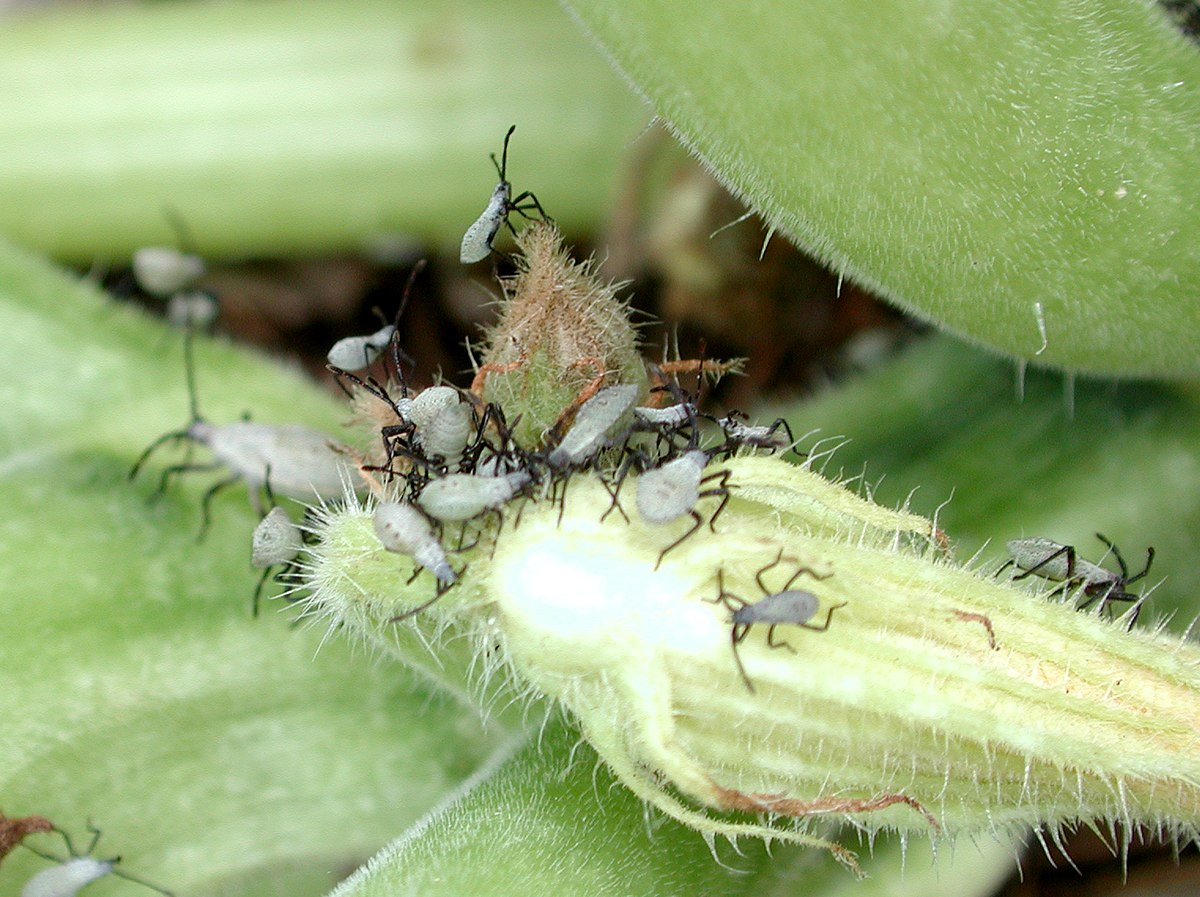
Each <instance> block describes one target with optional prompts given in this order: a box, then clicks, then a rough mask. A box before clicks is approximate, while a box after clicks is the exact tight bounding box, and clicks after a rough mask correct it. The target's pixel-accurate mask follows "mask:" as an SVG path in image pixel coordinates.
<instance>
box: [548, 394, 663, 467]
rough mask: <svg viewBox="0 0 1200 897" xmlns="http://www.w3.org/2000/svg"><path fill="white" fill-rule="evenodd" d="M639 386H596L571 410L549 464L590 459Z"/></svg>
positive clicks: (562, 465) (556, 465)
mask: <svg viewBox="0 0 1200 897" xmlns="http://www.w3.org/2000/svg"><path fill="white" fill-rule="evenodd" d="M639 392H640V389H639V387H637V386H634V385H631V384H626V385H623V386H610V387H608V388H606V389H602V390H600V391H599V392H598V393H596V394H595V395H594V396H592V397H591V398H590V399H588V400H587V401H586V402H584V403H583V405H582V406H581V407H580V409H579V411H577V412H576V413H575V422H574V423H573V424H571V428H570V429H569V430H567V434H566V435H565V436H564V437H563V438H562V441H561V442H560V443H559V444H558V445H557V446H555V447H554V450H553V451H551V452H550V455H549V458H548V459H547V460H548V461H549V463H550V466H551V467H556V468H559V469H561V468H564V467H570V466H573V465H579V464H583V463H585V462H587V461H589V460H591V458H592V456H594V455H595V454H596V453H597V452H598V451H600V449H602V448H603V447H604V443H605V438H606V437H607V436H608V433H609V431H610V430H612V428H613V427H614V426H615V425H616V423H617V421H619V420H620V419H621V416H622V415H624V414H625V412H627V411H628V410H629V408H630V407H631V406H632V405H633V403H634V402H635V401H636V400H637V397H638V393H639Z"/></svg>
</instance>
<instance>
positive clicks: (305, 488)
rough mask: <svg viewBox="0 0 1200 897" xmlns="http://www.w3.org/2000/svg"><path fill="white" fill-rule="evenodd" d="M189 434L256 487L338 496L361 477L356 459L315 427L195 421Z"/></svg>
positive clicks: (308, 497)
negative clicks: (351, 457) (354, 460)
mask: <svg viewBox="0 0 1200 897" xmlns="http://www.w3.org/2000/svg"><path fill="white" fill-rule="evenodd" d="M187 434H188V437H189V438H190V439H192V440H194V441H196V442H199V443H201V444H202V445H206V446H208V448H209V450H210V451H211V452H212V453H213V456H214V457H215V458H216V459H217V461H219V462H220V463H221V464H223V465H224V466H225V467H228V468H229V470H230V471H232V472H233V473H234V474H235V475H237V477H238V478H239V479H241V480H243V481H245V483H246V485H248V486H249V487H250V488H251V489H252V490H254V489H259V488H261V487H263V486H265V485H268V483H269V485H270V487H271V491H272V492H274V493H276V494H278V495H284V496H287V497H288V498H294V499H298V500H301V501H312V500H314V499H337V498H341V497H342V496H343V495H345V493H346V488H347V485H348V484H352V483H355V482H357V480H358V470H357V468H356V467H355V465H354V464H353V463H352V462H351V461H350V460H348V459H347V458H346V457H345V456H344V455H342V454H340V453H339V452H337V451H336V450H335V449H334V448H333V445H332V440H331V439H330V437H329V436H327V435H326V434H324V433H322V432H320V431H319V430H314V429H312V428H311V427H305V426H301V425H299V424H260V423H256V422H254V421H236V422H234V423H231V424H223V425H220V426H218V425H216V424H210V423H208V422H207V421H196V422H195V423H194V424H192V425H191V426H190V427H189V428H188V430H187Z"/></svg>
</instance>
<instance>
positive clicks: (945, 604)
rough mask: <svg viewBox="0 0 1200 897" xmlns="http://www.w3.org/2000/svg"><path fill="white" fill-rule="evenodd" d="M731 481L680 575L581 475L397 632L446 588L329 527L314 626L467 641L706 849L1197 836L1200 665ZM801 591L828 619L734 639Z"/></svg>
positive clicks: (886, 525)
mask: <svg viewBox="0 0 1200 897" xmlns="http://www.w3.org/2000/svg"><path fill="white" fill-rule="evenodd" d="M723 467H724V469H726V470H727V471H728V472H729V479H728V486H729V491H730V493H731V496H732V497H731V499H730V500H729V502H728V505H727V506H726V508H725V509H724V511H723V512H722V513H721V514H720V515H719V516H718V517H717V518H716V519H715V520H714V521H713V529H715V532H714V531H713V529H710V526H709V525H708V521H709V520H710V519H711V516H712V514H713V512H714V511H715V510H716V507H717V505H718V504H719V499H718V497H716V496H710V497H706V498H703V499H701V500H700V502H699V503H698V504H697V511H698V512H699V513H700V514H701V515H702V516H703V521H704V525H703V526H701V527H699V528H698V529H697V530H696V531H695V532H694V533H693V534H691V535H690V536H688V537H687V538H686V539H684V540H683V541H682V542H680V544H679V545H678V546H677V547H675V548H673V549H672V550H671V551H670V552H669V553H667V554H666V555H665V556H663V555H662V554H661V553H662V550H663V548H665V547H666V546H667V545H669V544H670V543H672V542H673V541H675V540H676V539H678V538H679V537H680V536H681V535H683V534H684V533H685V532H687V530H688V529H689V528H690V527H691V526H692V523H693V521H692V520H691V519H690V518H687V517H684V518H683V519H681V520H676V521H674V522H672V523H669V524H666V525H651V524H649V523H647V522H645V521H643V520H642V519H641V518H640V517H639V516H638V514H637V512H636V509H634V508H632V507H629V508H626V507H624V505H632V504H633V503H632V502H631V501H628V500H626V501H625V502H623V504H622V507H621V510H622V511H624V512H625V513H627V514H628V516H629V519H628V520H626V519H625V516H624V514H623V513H620V512H618V510H617V509H615V508H614V509H613V510H612V512H611V513H608V514H607V516H605V512H606V511H609V509H610V507H611V506H612V504H613V498H612V497H611V495H610V492H609V490H608V489H607V488H606V487H605V485H604V484H603V482H602V481H601V480H600V479H599V477H597V476H596V475H594V474H591V473H576V474H574V475H573V476H572V477H571V480H570V484H569V489H568V492H567V497H566V504H565V508H560V506H559V504H558V503H556V502H555V501H551V500H549V498H548V497H547V496H544V495H542V496H537V497H535V498H534V499H533V500H530V501H529V502H528V503H526V504H525V506H524V507H521V508H520V520H519V524H518V522H517V520H516V516H517V515H516V509H510V510H509V513H508V520H507V521H506V522H505V524H504V525H503V527H502V528H500V529H499V530H497V529H496V528H495V527H494V526H492V525H489V526H487V527H484V528H483V534H482V537H481V539H480V540H479V542H478V544H477V545H476V546H474V547H473V548H471V549H470V550H468V551H466V552H464V553H463V559H464V560H465V561H466V566H467V570H466V572H465V573H464V574H463V576H462V579H461V582H460V583H459V584H458V585H456V586H455V587H454V588H453V589H450V590H448V591H446V592H445V594H444V595H442V596H441V597H440V598H438V600H436V601H435V602H434V603H433V604H431V605H430V606H429V607H428V609H427V610H425V611H423V612H422V613H421V614H420V615H418V616H417V617H416V618H414V619H412V620H410V621H406V622H405V623H404V624H389V623H388V620H390V619H391V618H392V617H395V616H398V615H401V614H403V613H404V612H405V611H406V610H410V609H412V608H414V607H416V606H419V605H421V604H423V603H426V602H427V601H428V600H429V598H430V597H431V596H432V595H433V590H434V588H435V585H434V581H433V579H432V577H431V576H430V575H429V574H428V573H423V574H421V575H419V576H417V577H416V579H415V580H413V581H412V582H411V583H408V584H407V585H406V580H408V579H409V577H410V576H411V575H412V572H413V569H414V568H413V565H412V562H411V561H409V560H407V559H403V558H398V556H396V555H389V554H388V553H387V552H385V551H384V549H383V548H382V546H381V545H380V544H379V542H378V540H375V539H374V538H373V536H372V534H371V526H370V514H369V511H367V510H364V509H361V508H359V509H351V510H347V511H338V512H330V513H328V514H326V516H325V518H324V520H323V521H322V523H321V524H320V526H319V535H320V539H319V541H318V543H317V545H316V546H315V547H313V548H312V549H310V551H311V553H312V556H311V558H310V559H309V565H310V573H309V579H310V583H309V584H310V586H311V587H312V588H313V594H312V597H311V599H310V607H311V608H312V609H314V610H316V611H318V612H320V613H322V614H324V615H326V616H327V617H329V618H330V619H332V620H334V621H336V622H338V623H342V624H345V625H346V626H348V627H349V628H350V629H351V630H352V631H354V632H357V633H359V634H360V635H361V636H363V637H365V638H367V639H368V640H370V641H371V642H372V643H374V644H376V645H379V646H384V647H385V648H386V647H387V646H388V645H392V646H395V645H396V644H397V638H398V637H399V636H398V635H397V633H396V630H400V629H404V630H407V631H410V632H417V633H419V634H420V635H421V638H422V639H428V640H431V641H430V647H431V649H432V650H433V651H434V652H437V653H440V652H441V650H442V649H441V645H442V644H444V643H447V642H446V641H445V640H443V641H442V642H439V641H436V640H433V638H434V636H436V635H437V634H438V633H442V634H445V633H450V634H456V635H464V636H466V638H465V639H463V640H450V641H451V642H453V643H454V644H455V645H458V646H459V648H461V646H462V645H463V644H466V645H468V646H471V650H473V651H474V652H475V657H474V658H473V659H474V661H476V669H485V670H488V671H491V672H496V671H498V670H503V671H505V674H506V677H507V681H508V682H509V684H511V686H512V687H514V688H516V689H518V690H523V691H526V692H532V693H534V694H538V695H544V696H546V697H548V698H551V699H553V700H555V701H557V702H559V703H560V704H561V705H562V706H563V707H565V708H566V709H567V710H568V711H570V713H571V714H572V715H573V716H574V717H575V718H576V719H577V720H578V722H579V724H580V726H581V728H582V730H583V732H584V734H585V736H586V737H587V739H588V740H589V741H590V742H591V743H592V744H593V745H594V746H595V748H596V749H597V751H598V752H599V753H600V755H601V756H602V757H603V758H604V760H605V762H606V763H607V764H608V765H609V766H610V767H611V768H612V769H613V771H614V772H615V773H616V775H617V776H618V777H619V778H620V779H621V781H622V782H624V784H625V785H627V786H628V787H629V788H630V789H632V790H633V791H634V792H635V793H636V794H638V795H639V796H640V797H641V798H642V799H644V800H645V801H647V802H648V803H649V804H651V805H653V806H654V807H656V808H658V809H660V810H661V811H663V812H665V813H666V814H668V815H670V816H672V817H674V818H676V819H678V820H680V821H682V822H684V823H686V824H688V825H690V826H692V827H694V828H696V829H697V830H699V831H700V832H702V833H704V834H705V835H706V836H707V837H709V838H710V839H711V838H712V837H713V836H715V835H724V836H727V837H731V838H732V837H736V836H738V835H753V836H760V837H765V838H774V839H780V840H785V841H792V842H797V843H802V844H809V845H815V846H821V847H824V848H826V849H829V850H831V851H833V852H834V853H835V854H836V855H837V856H838V857H839V859H841V860H842V861H843V862H845V863H846V864H847V865H850V866H851V867H855V860H854V855H853V854H852V853H850V852H849V851H848V850H847V849H846V848H845V847H843V846H841V845H840V844H836V843H833V842H830V841H826V840H822V839H820V838H818V837H816V836H815V835H813V834H810V833H809V832H808V831H807V826H808V825H809V824H810V823H811V822H812V821H813V820H815V819H819V818H823V817H829V816H836V817H839V818H842V819H845V820H848V821H851V822H853V823H854V824H855V825H856V826H857V827H859V828H860V829H863V830H865V831H868V832H873V831H877V830H885V829H890V830H897V831H900V832H904V833H924V834H929V835H948V836H953V835H956V834H960V833H961V834H975V833H983V832H991V833H995V834H1003V833H1007V832H1010V831H1013V830H1016V829H1020V828H1023V827H1025V826H1030V825H1033V826H1037V825H1041V826H1046V827H1048V828H1049V829H1050V830H1051V832H1052V833H1056V832H1057V829H1058V828H1059V827H1060V826H1064V825H1071V824H1074V823H1075V822H1077V821H1085V822H1090V821H1092V820H1097V819H1105V820H1120V821H1121V822H1123V823H1125V824H1127V825H1130V826H1132V825H1138V824H1143V825H1151V826H1156V825H1168V826H1173V827H1175V828H1176V830H1177V831H1180V832H1183V833H1187V834H1189V835H1190V834H1191V833H1192V832H1193V831H1194V827H1195V826H1196V825H1197V823H1198V822H1200V790H1198V788H1197V783H1200V744H1198V741H1200V735H1198V733H1200V650H1197V649H1196V647H1195V646H1193V645H1191V644H1189V643H1185V642H1181V641H1179V640H1177V639H1172V638H1170V637H1167V636H1165V635H1161V634H1150V633H1146V632H1143V631H1133V632H1125V631H1124V630H1123V628H1122V627H1121V626H1119V625H1114V624H1113V623H1111V622H1108V621H1106V620H1104V619H1103V618H1101V617H1100V616H1098V615H1096V614H1090V613H1080V612H1077V611H1075V610H1074V609H1073V608H1072V606H1071V605H1070V604H1069V603H1064V602H1061V601H1051V600H1046V599H1045V597H1044V596H1038V595H1036V594H1034V593H1033V592H1032V591H1030V590H1028V589H1026V588H1019V587H1016V586H1014V585H1012V584H1010V583H1009V582H1007V581H1003V580H997V579H995V578H993V577H989V576H987V575H984V574H982V573H980V572H977V571H973V570H969V569H965V568H964V567H962V566H959V565H957V564H956V563H954V562H953V561H952V560H950V559H949V558H948V557H947V553H946V551H945V549H944V546H943V540H944V537H943V536H942V535H941V534H940V532H939V531H938V530H937V529H936V528H935V527H934V525H933V524H932V523H931V522H930V521H928V520H926V519H924V518H921V517H918V516H916V515H913V514H909V513H907V512H904V511H891V510H887V509H884V508H881V507H879V506H877V505H874V504H872V503H870V502H868V501H866V500H864V499H862V498H860V497H859V496H857V495H855V494H853V493H851V492H849V491H847V490H846V489H844V488H842V487H841V486H838V485H835V484H833V483H830V482H829V481H827V480H825V479H823V478H822V477H820V476H818V475H817V474H816V473H814V472H812V471H811V470H808V469H806V468H802V467H795V466H792V465H789V464H788V463H786V462H784V461H782V460H778V459H776V458H749V457H747V458H736V459H733V460H731V461H729V462H727V463H726V464H724V465H723ZM706 472H707V473H711V472H713V471H712V470H710V471H706ZM623 495H624V497H625V498H626V499H628V495H627V494H625V493H623ZM560 513H561V521H560V519H559V518H560ZM602 518H603V519H602ZM784 590H793V591H797V592H804V593H806V594H807V595H809V596H811V597H810V598H806V599H804V602H809V603H810V604H811V603H812V602H813V601H814V600H815V605H813V606H815V608H816V610H815V611H814V612H813V613H812V614H811V616H809V617H805V618H804V619H803V620H801V619H796V620H795V622H790V621H786V620H785V621H781V622H777V623H775V625H774V626H772V625H771V624H770V622H762V623H754V622H750V623H749V624H743V623H738V622H736V619H735V614H736V613H737V612H738V611H739V609H741V608H747V607H752V606H753V605H755V604H756V603H758V602H760V601H762V600H763V599H764V598H767V597H768V596H771V595H775V594H778V593H780V592H783V591H784ZM804 602H801V604H803V603H804ZM810 610H811V608H810ZM834 610H836V613H834ZM747 613H750V615H751V616H753V613H751V612H743V615H742V616H743V619H745V618H746V614H747ZM802 623H804V624H807V625H800V624H802ZM395 650H396V652H397V654H400V655H405V656H412V654H411V648H407V647H405V648H396V649H395ZM727 811H736V812H740V813H751V814H759V815H758V817H757V818H752V819H749V820H747V818H746V817H744V816H743V817H741V818H738V817H732V818H731V817H728V816H725V815H721V814H723V813H725V812H727Z"/></svg>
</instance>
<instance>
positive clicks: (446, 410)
mask: <svg viewBox="0 0 1200 897" xmlns="http://www.w3.org/2000/svg"><path fill="white" fill-rule="evenodd" d="M408 419H409V420H411V421H412V423H413V425H414V426H415V427H416V431H417V432H416V436H417V441H418V442H419V444H420V446H421V449H422V450H423V451H424V453H425V455H426V456H427V457H430V458H432V457H434V456H439V457H441V458H443V459H444V460H445V461H446V463H447V464H454V463H456V462H457V461H458V459H459V458H461V457H462V453H463V452H464V451H465V450H466V448H467V443H468V442H470V440H471V408H470V406H469V405H467V404H466V403H465V402H463V401H462V397H461V396H460V395H459V393H458V390H456V389H453V388H452V387H449V386H431V387H429V388H428V389H424V390H422V391H421V393H420V394H419V395H418V396H417V397H416V398H414V399H413V400H412V405H411V406H410V407H409V409H408Z"/></svg>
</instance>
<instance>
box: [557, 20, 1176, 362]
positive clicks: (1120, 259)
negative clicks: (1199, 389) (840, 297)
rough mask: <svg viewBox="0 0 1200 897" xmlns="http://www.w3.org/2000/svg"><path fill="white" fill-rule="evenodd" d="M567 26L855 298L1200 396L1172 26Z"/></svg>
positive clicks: (1013, 350) (998, 345)
mask: <svg viewBox="0 0 1200 897" xmlns="http://www.w3.org/2000/svg"><path fill="white" fill-rule="evenodd" d="M565 2H566V3H567V5H568V7H569V8H570V9H571V10H572V11H573V12H574V13H575V15H576V16H577V17H578V18H579V20H580V22H581V23H582V24H583V25H584V27H585V28H586V29H587V30H588V31H590V33H591V34H592V35H593V37H594V38H595V39H596V40H597V41H598V42H599V43H600V45H601V46H602V47H603V48H604V49H605V50H606V51H607V52H608V53H609V54H610V55H611V57H612V59H613V60H614V62H615V64H616V65H617V67H618V68H619V69H620V70H622V71H623V72H624V73H625V75H626V77H627V78H628V79H629V80H630V82H631V83H632V84H633V86H634V87H635V88H636V89H637V90H638V91H639V92H641V93H642V94H643V95H644V96H646V97H647V98H648V99H649V100H650V102H651V103H652V104H653V106H654V108H655V110H656V111H657V112H658V114H659V115H661V116H662V117H663V118H665V119H666V121H667V122H668V123H669V124H670V125H671V127H672V129H673V130H674V131H675V132H676V134H677V135H678V136H679V137H680V139H682V140H683V142H684V143H685V144H687V145H688V146H689V147H691V148H692V149H693V150H694V151H695V152H696V153H697V154H698V155H699V156H700V157H701V159H702V160H704V162H705V164H706V165H708V166H709V167H710V168H711V169H712V170H713V171H714V172H715V173H716V174H717V176H718V177H719V178H720V179H721V180H722V181H723V182H724V183H726V184H727V185H728V186H729V187H730V188H732V189H733V190H734V191H735V192H736V193H738V194H740V195H742V196H743V197H744V198H745V199H746V201H747V202H748V203H749V204H750V205H752V206H753V207H754V208H756V209H758V210H759V211H761V213H762V214H763V215H764V216H765V217H766V219H767V220H768V221H769V222H771V224H772V226H773V227H775V228H777V229H778V230H779V231H780V232H782V233H783V234H785V235H787V236H788V237H789V238H791V239H793V240H795V241H796V242H797V243H798V244H799V245H801V246H803V247H804V248H806V249H808V250H809V251H811V252H813V253H815V254H816V255H817V256H819V257H820V258H821V259H823V260H824V261H826V262H827V263H829V264H830V265H832V266H833V267H834V268H835V269H836V270H838V271H841V272H843V273H844V274H845V275H846V276H847V277H850V278H852V279H854V280H855V281H857V282H859V283H861V284H864V285H865V286H867V287H869V288H870V289H872V290H874V291H876V292H877V293H878V294H880V295H883V296H885V297H887V298H889V299H890V300H892V301H893V302H895V303H897V304H898V305H900V306H901V307H903V308H905V309H906V310H908V311H911V312H913V313H915V314H917V315H919V316H921V317H922V318H925V319H926V320H931V321H935V322H937V323H938V324H939V325H941V326H943V327H945V328H947V329H949V330H951V331H953V332H955V333H958V334H961V335H963V336H965V337H967V338H968V339H970V340H972V341H975V342H979V343H982V344H984V345H986V346H989V347H991V348H993V349H997V350H1000V351H1002V352H1005V353H1007V354H1010V355H1013V356H1017V357H1021V358H1025V359H1031V360H1036V361H1037V362H1038V363H1039V364H1045V365H1051V366H1057V367H1062V368H1067V369H1073V370H1081V371H1093V372H1106V373H1116V374H1133V375H1164V376H1168V375H1169V376H1186V375H1195V374H1196V373H1197V372H1200V351H1198V350H1197V346H1200V304H1197V303H1196V301H1195V296H1196V290H1197V287H1198V286H1200V242H1197V240H1196V239H1195V233H1196V226H1197V223H1198V222H1200V167H1198V166H1197V165H1196V164H1195V159H1196V150H1197V134H1200V54H1198V53H1197V52H1196V48H1195V46H1193V45H1191V44H1189V43H1187V42H1186V41H1185V40H1184V39H1183V38H1182V37H1181V36H1180V35H1179V34H1177V33H1175V32H1174V31H1173V30H1172V29H1171V27H1170V26H1169V25H1168V23H1167V20H1166V18H1165V16H1164V15H1163V14H1162V13H1160V12H1159V11H1158V10H1157V9H1156V7H1155V6H1154V5H1153V4H1150V3H1134V2H1129V0H1087V2H1082V3H1081V2H1070V0H1049V2H1048V0H1017V2H1013V3H1005V4H1002V5H996V4H993V5H981V4H978V3H967V2H961V0H950V2H945V0H881V2H877V3H871V4H861V5H854V4H845V3H800V2H783V0H774V2H765V3H754V4H750V5H747V4H745V3H739V2H734V0H719V2H712V3H703V4H695V3H687V2H683V0H633V2H628V3H620V4H614V3H603V2H597V0H565ZM1042 329H1044V331H1045V339H1044V340H1043V338H1042V332H1041V330H1042Z"/></svg>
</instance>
